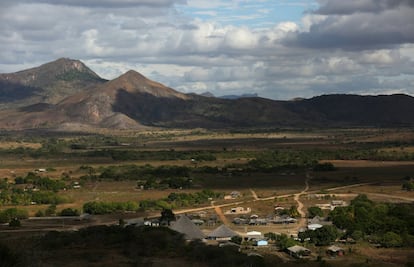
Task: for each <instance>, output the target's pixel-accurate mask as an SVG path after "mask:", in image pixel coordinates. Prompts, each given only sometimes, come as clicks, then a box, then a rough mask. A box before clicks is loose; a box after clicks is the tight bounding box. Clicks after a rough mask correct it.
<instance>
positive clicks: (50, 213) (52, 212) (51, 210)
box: [45, 204, 56, 216]
mask: <svg viewBox="0 0 414 267" xmlns="http://www.w3.org/2000/svg"><path fill="white" fill-rule="evenodd" d="M55 215H56V205H55V204H52V205H50V206H49V207H47V209H46V210H45V216H55Z"/></svg>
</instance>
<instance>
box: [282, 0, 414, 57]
mask: <svg viewBox="0 0 414 267" xmlns="http://www.w3.org/2000/svg"><path fill="white" fill-rule="evenodd" d="M320 3H321V7H320V8H319V9H317V10H315V11H314V12H313V13H312V14H309V15H307V18H306V24H308V25H309V27H308V29H307V30H306V31H297V32H296V33H295V34H292V35H291V36H290V38H289V39H287V40H286V44H288V45H297V46H301V47H308V48H315V49H318V48H341V49H356V50H365V49H379V48H386V47H390V46H395V45H401V44H406V43H414V16H413V14H414V1H410V0H361V1H340V0H321V1H320Z"/></svg>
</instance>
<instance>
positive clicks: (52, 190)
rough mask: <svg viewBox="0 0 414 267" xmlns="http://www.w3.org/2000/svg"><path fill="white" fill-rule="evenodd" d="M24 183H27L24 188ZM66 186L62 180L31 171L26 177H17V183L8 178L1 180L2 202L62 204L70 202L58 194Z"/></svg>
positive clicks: (0, 200)
mask: <svg viewBox="0 0 414 267" xmlns="http://www.w3.org/2000/svg"><path fill="white" fill-rule="evenodd" d="M22 184H26V185H27V186H26V188H25V189H23V188H22V186H20V185H22ZM64 188H66V183H65V182H64V181H62V180H54V179H51V178H49V177H41V176H39V175H37V174H36V173H33V172H29V173H28V174H27V175H26V176H25V177H16V178H15V183H14V184H10V183H8V182H7V179H3V180H2V181H1V182H0V204H2V205H30V204H34V203H36V204H55V205H56V204H61V203H66V202H68V199H67V198H64V197H62V196H60V195H59V194H57V192H58V191H59V190H61V189H64Z"/></svg>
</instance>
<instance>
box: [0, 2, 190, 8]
mask: <svg viewBox="0 0 414 267" xmlns="http://www.w3.org/2000/svg"><path fill="white" fill-rule="evenodd" d="M2 2H3V5H12V4H13V5H15V4H19V3H25V4H30V3H31V4H38V3H46V4H50V5H66V6H83V7H93V8H95V7H99V8H125V7H139V6H150V7H170V6H172V5H174V4H185V3H186V0H87V1H84V0H59V1H55V0H4V1H2Z"/></svg>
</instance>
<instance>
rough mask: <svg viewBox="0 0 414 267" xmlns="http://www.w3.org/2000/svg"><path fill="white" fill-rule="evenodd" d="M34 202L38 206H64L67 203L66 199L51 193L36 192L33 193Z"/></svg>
mask: <svg viewBox="0 0 414 267" xmlns="http://www.w3.org/2000/svg"><path fill="white" fill-rule="evenodd" d="M32 201H33V202H35V203H37V204H54V205H58V204H62V203H65V202H67V200H66V199H65V198H64V197H61V196H59V195H58V194H56V193H54V192H50V191H36V192H32Z"/></svg>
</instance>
